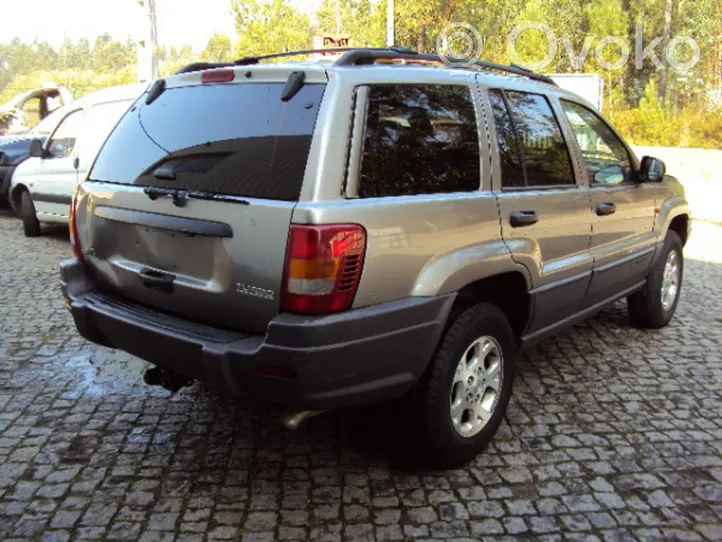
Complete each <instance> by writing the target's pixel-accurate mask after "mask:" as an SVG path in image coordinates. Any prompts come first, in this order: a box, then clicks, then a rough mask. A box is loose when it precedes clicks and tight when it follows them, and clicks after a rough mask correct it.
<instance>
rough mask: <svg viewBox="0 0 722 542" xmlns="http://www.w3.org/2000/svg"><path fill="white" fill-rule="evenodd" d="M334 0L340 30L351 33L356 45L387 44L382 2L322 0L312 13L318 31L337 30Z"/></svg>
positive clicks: (384, 10)
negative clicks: (314, 16)
mask: <svg viewBox="0 0 722 542" xmlns="http://www.w3.org/2000/svg"><path fill="white" fill-rule="evenodd" d="M337 2H338V7H339V15H340V19H341V28H340V30H341V33H342V34H351V39H352V40H353V45H354V46H355V47H383V46H384V45H385V44H386V38H385V36H386V6H385V2H378V3H375V2H374V3H372V2H371V1H370V0H324V1H323V3H322V4H321V6H320V7H319V8H318V9H317V10H316V13H315V15H316V20H317V21H318V31H319V32H320V33H330V34H335V33H336V5H337Z"/></svg>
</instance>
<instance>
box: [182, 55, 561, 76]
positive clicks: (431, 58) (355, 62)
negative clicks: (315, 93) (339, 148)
mask: <svg viewBox="0 0 722 542" xmlns="http://www.w3.org/2000/svg"><path fill="white" fill-rule="evenodd" d="M319 53H326V54H328V53H343V56H341V58H339V59H338V60H337V61H336V62H334V66H364V65H369V64H373V63H374V62H376V61H377V60H416V61H419V60H420V61H424V62H438V63H441V64H447V65H448V64H449V63H450V64H451V67H452V68H453V67H458V68H471V69H477V70H482V71H496V72H501V73H509V74H512V75H518V76H520V77H526V78H528V79H533V80H535V81H540V82H542V83H547V84H549V85H554V86H557V84H556V83H555V82H554V81H553V80H552V79H551V78H550V77H547V76H546V75H542V74H540V73H535V72H533V71H531V70H528V69H526V68H522V67H521V66H517V65H516V64H512V65H511V66H506V65H504V64H496V63H494V62H485V61H483V60H472V59H468V58H456V57H447V56H442V55H439V54H433V53H419V52H417V51H415V50H413V49H410V48H409V47H404V46H401V45H394V46H392V47H366V48H358V47H331V48H328V49H305V50H302V51H286V52H282V53H272V54H268V55H259V56H246V57H243V58H240V59H238V60H235V61H233V62H220V63H213V62H195V63H193V64H188V65H187V66H184V67H183V68H181V69H180V70H178V71H177V72H175V73H176V75H177V74H181V73H188V72H194V71H202V70H210V69H214V68H228V67H232V66H250V65H253V64H258V63H259V62H260V61H261V60H270V59H272V58H284V57H292V56H303V55H310V54H319Z"/></svg>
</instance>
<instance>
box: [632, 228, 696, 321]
mask: <svg viewBox="0 0 722 542" xmlns="http://www.w3.org/2000/svg"><path fill="white" fill-rule="evenodd" d="M683 272H684V256H683V255H682V241H681V239H680V238H679V235H678V234H677V232H675V231H671V230H670V231H668V232H667V237H666V238H665V240H664V248H663V249H662V254H661V255H660V257H659V260H657V263H656V264H654V267H653V268H652V271H651V273H650V274H649V277H648V278H647V284H646V285H645V286H644V288H642V289H641V290H639V291H638V292H635V293H634V294H632V295H630V296H629V297H628V298H627V311H628V313H629V321H630V322H631V323H632V325H634V326H636V327H641V328H652V329H659V328H662V327H664V326H666V325H667V324H669V321H670V320H671V319H672V316H674V311H675V309H676V308H677V303H678V302H679V293H680V290H681V288H682V275H683Z"/></svg>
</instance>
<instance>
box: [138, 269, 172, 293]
mask: <svg viewBox="0 0 722 542" xmlns="http://www.w3.org/2000/svg"><path fill="white" fill-rule="evenodd" d="M138 277H139V278H140V282H141V283H142V284H143V286H145V287H146V288H149V289H151V290H155V291H156V292H162V293H164V294H172V293H173V281H175V275H171V274H170V273H163V272H162V271H156V270H155V269H149V268H148V267H145V268H143V269H141V271H140V273H139V274H138Z"/></svg>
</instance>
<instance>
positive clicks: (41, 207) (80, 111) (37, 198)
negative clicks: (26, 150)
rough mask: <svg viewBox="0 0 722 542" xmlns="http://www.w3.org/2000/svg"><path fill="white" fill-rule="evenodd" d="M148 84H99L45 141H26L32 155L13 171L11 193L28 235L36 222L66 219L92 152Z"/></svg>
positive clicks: (37, 226)
mask: <svg viewBox="0 0 722 542" xmlns="http://www.w3.org/2000/svg"><path fill="white" fill-rule="evenodd" d="M146 87H147V85H144V84H139V85H127V86H123V87H114V88H109V89H105V90H100V91H98V92H94V93H92V94H89V95H87V96H85V97H83V98H81V99H79V100H78V101H76V102H74V103H73V104H72V105H71V106H70V107H69V108H68V110H67V114H66V115H65V118H63V120H62V121H61V122H60V123H59V124H58V126H57V128H56V129H55V131H54V132H53V133H52V134H51V136H50V137H49V138H48V139H47V141H45V143H43V142H42V141H41V140H39V139H37V140H33V141H32V142H31V143H30V158H28V159H27V160H26V161H25V162H23V163H22V164H20V165H19V166H18V167H17V168H16V169H15V171H14V172H13V177H12V181H11V187H10V198H11V201H12V205H13V208H14V209H15V210H16V211H18V212H19V213H20V216H21V217H22V220H23V230H24V232H25V235H26V236H28V237H36V236H38V235H40V233H41V229H40V224H41V223H43V222H47V223H61V224H67V223H68V220H69V215H70V200H71V199H72V197H73V192H74V191H75V187H76V186H77V185H78V183H80V182H82V181H84V180H85V177H86V176H87V174H88V171H89V169H90V166H92V165H93V162H94V161H95V157H96V155H97V154H98V151H100V148H101V147H102V146H103V143H104V142H105V140H106V139H107V138H108V135H109V134H110V132H111V131H112V130H113V128H114V127H115V125H116V124H117V123H118V120H120V118H121V117H122V116H123V114H125V112H126V111H127V110H128V108H130V106H131V105H133V103H134V102H135V101H136V100H137V99H138V97H139V96H140V94H141V93H142V92H143V91H144V90H145V88H146Z"/></svg>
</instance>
